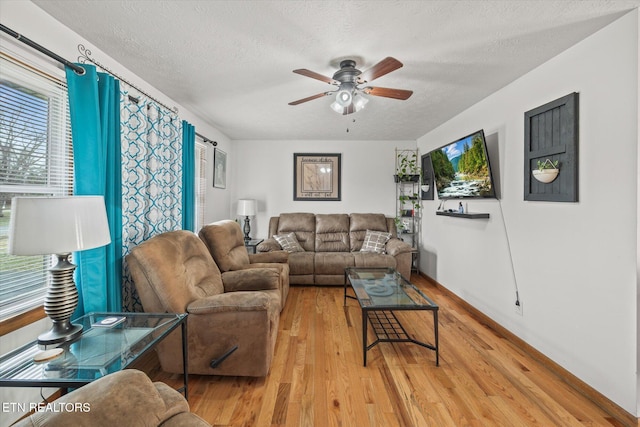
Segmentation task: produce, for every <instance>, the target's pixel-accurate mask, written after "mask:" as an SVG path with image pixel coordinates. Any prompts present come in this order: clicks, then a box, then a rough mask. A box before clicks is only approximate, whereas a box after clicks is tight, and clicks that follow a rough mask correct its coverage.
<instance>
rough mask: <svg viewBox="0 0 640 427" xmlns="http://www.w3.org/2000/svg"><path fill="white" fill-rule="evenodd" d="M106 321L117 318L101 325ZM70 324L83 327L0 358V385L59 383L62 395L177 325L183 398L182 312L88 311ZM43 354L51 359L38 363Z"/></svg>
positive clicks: (129, 359) (128, 360) (126, 361)
mask: <svg viewBox="0 0 640 427" xmlns="http://www.w3.org/2000/svg"><path fill="white" fill-rule="evenodd" d="M105 319H116V321H115V322H113V323H109V320H107V322H106V326H104V325H103V326H100V322H101V321H104V320H105ZM73 323H74V324H77V325H82V326H83V329H82V335H80V336H79V337H78V338H76V339H75V340H73V341H69V342H66V343H62V344H56V345H48V346H46V347H45V346H42V345H39V344H38V342H37V341H32V342H30V343H29V344H26V345H24V346H22V347H20V348H18V349H16V350H14V351H12V352H10V353H7V354H5V355H3V356H1V357H0V387H60V388H62V391H63V393H65V392H66V391H67V389H69V388H77V387H81V386H83V385H85V384H88V383H90V382H91V381H94V380H96V379H98V378H100V377H103V376H105V375H107V374H110V373H112V372H116V371H121V370H123V369H125V368H127V367H129V366H130V365H131V364H132V363H133V362H135V361H136V360H138V358H139V357H140V356H142V355H143V354H145V353H146V352H147V351H148V350H150V349H152V348H153V347H155V346H156V345H157V344H158V343H159V342H160V341H162V340H163V339H164V338H165V337H166V336H167V335H169V334H170V333H171V332H173V331H174V330H175V329H176V328H178V327H179V326H180V327H181V329H182V331H181V332H182V356H183V369H184V380H183V384H184V386H183V388H181V389H180V390H179V391H181V392H183V393H184V396H185V398H188V377H187V368H188V367H187V360H188V355H187V340H186V337H187V314H186V313H179V314H175V313H158V314H153V313H89V314H86V315H84V316H82V317H80V318H78V319H76V320H74V321H73ZM96 325H97V326H96ZM43 352H46V353H43ZM56 353H60V354H58V355H56ZM43 354H44V355H46V354H51V355H52V356H53V357H52V358H50V359H45V360H42V361H39V360H38V359H39V357H40V356H42V355H43Z"/></svg>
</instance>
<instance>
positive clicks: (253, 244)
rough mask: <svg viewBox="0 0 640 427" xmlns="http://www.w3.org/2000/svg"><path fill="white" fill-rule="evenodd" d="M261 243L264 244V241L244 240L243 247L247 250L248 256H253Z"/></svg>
mask: <svg viewBox="0 0 640 427" xmlns="http://www.w3.org/2000/svg"><path fill="white" fill-rule="evenodd" d="M262 242H264V239H250V240H245V241H244V245H245V246H246V248H247V252H249V253H250V254H255V253H256V248H257V247H258V245H259V244H260V243H262Z"/></svg>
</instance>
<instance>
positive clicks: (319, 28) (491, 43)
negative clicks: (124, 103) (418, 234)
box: [34, 0, 640, 140]
mask: <svg viewBox="0 0 640 427" xmlns="http://www.w3.org/2000/svg"><path fill="white" fill-rule="evenodd" d="M34 3H35V4H37V5H38V6H39V7H41V8H42V9H44V10H45V11H46V12H48V13H49V14H50V15H52V16H53V17H54V18H56V19H57V20H59V21H61V22H62V23H63V24H65V25H66V26H68V27H69V28H71V29H72V30H74V31H75V32H77V33H78V34H80V35H81V36H82V37H84V38H85V39H87V40H88V41H89V42H90V43H91V44H93V45H94V46H95V47H97V48H99V49H101V50H103V51H104V52H106V53H107V54H109V55H110V56H111V57H113V58H114V59H116V60H117V61H118V62H120V63H122V64H123V65H124V66H126V67H127V68H129V69H130V70H132V71H133V72H135V73H136V74H137V75H139V76H141V77H142V78H143V79H144V80H145V81H146V83H145V82H135V81H133V82H132V83H134V84H137V85H139V86H140V87H141V88H142V89H147V86H145V85H147V84H148V85H153V86H154V87H156V88H158V89H159V90H161V91H162V92H164V93H165V94H166V95H168V96H169V97H171V98H172V99H174V100H175V101H176V102H177V103H179V104H181V105H182V106H184V107H185V108H187V109H188V110H189V111H191V112H192V113H194V114H196V115H198V116H199V117H201V118H202V119H203V120H204V121H206V122H207V123H209V124H211V125H212V126H214V127H215V128H217V129H218V130H220V131H221V132H223V133H225V134H226V135H227V136H229V137H230V138H231V139H317V140H323V139H365V140H366V139H380V140H413V139H416V138H418V137H420V136H422V135H424V134H425V133H427V132H428V131H430V130H431V129H433V128H435V127H437V126H438V125H439V124H441V123H443V122H444V121H446V120H447V119H449V118H451V117H453V116H455V115H456V114H458V113H459V112H461V111H463V110H465V109H466V108H468V107H469V106H471V105H473V104H474V103H476V102H478V101H479V100H481V99H482V98H484V97H486V96H487V95H489V94H491V93H492V92H495V91H496V90H497V89H499V88H501V87H503V86H505V85H507V84H508V83H510V82H512V81H513V80H515V79H516V78H518V77H519V76H521V75H523V74H525V73H526V72H528V71H529V70H531V69H533V68H535V67H536V66H538V65H540V64H542V63H543V62H545V61H547V60H548V59H550V58H552V57H553V56H555V55H557V54H558V53H560V52H562V51H563V50H565V49H567V48H568V47H570V46H572V45H573V44H575V43H577V42H578V41H580V40H581V39H583V38H585V37H586V36H588V35H590V34H592V33H594V32H595V31H597V30H598V29H600V28H602V27H604V26H605V25H607V24H609V23H610V22H612V21H614V20H615V19H617V18H618V17H620V16H622V15H623V14H624V13H626V12H628V11H630V10H631V9H633V8H637V7H638V6H639V5H640V0H633V1H631V0H630V1H627V0H619V1H589V0H564V1H550V0H548V1H547V0H543V1H539V0H534V1H512V0H511V1H480V0H466V1H191V0H181V1H180V0H174V1H154V2H152V1H142V0H138V1H117V0H111V1H96V0H93V1H90V0H35V1H34ZM612 48H615V46H613V47H612ZM387 56H393V57H395V58H397V59H398V60H400V61H401V62H402V63H403V64H404V67H403V68H401V69H399V70H396V71H394V72H392V73H390V74H387V75H385V76H383V77H380V78H379V79H377V80H375V81H374V82H373V85H375V86H383V87H391V88H399V89H410V90H413V91H414V94H413V96H412V97H411V98H409V99H408V100H407V101H399V100H395V99H388V98H381V97H371V101H370V102H369V104H368V105H367V108H366V109H364V110H362V111H360V112H358V113H355V114H351V115H347V116H342V115H339V114H336V113H335V112H333V111H332V110H331V109H330V108H329V104H330V103H331V101H332V100H331V99H330V98H329V97H323V98H320V99H316V100H314V101H310V102H307V103H304V104H301V105H298V106H290V105H287V104H288V102H290V101H294V100H297V99H300V98H304V97H307V96H311V95H315V94H317V93H321V92H324V91H326V90H328V89H331V88H332V87H331V86H329V85H327V84H326V83H323V82H321V81H318V80H314V79H310V78H308V77H303V76H300V75H297V74H294V73H292V70H294V69H297V68H307V69H310V70H312V71H315V72H318V73H320V74H323V75H326V76H331V75H333V73H334V72H335V71H336V69H337V64H336V63H337V61H338V60H339V59H342V58H357V59H358V63H357V66H358V68H359V69H361V70H362V71H364V70H366V69H367V68H369V67H371V66H372V65H374V64H375V63H377V62H378V61H380V60H381V59H383V58H385V57H387ZM95 59H97V60H98V61H101V60H102V61H101V62H105V61H104V60H103V58H95ZM104 65H107V66H109V64H108V63H106V62H105V64H104ZM124 77H125V78H126V77H127V76H124ZM354 120H355V121H354ZM347 129H349V132H348V133H347Z"/></svg>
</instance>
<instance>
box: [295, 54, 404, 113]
mask: <svg viewBox="0 0 640 427" xmlns="http://www.w3.org/2000/svg"><path fill="white" fill-rule="evenodd" d="M401 67H402V62H400V61H398V60H397V59H395V58H392V57H390V56H389V57H386V58H385V59H383V60H382V61H380V62H378V63H377V64H376V65H374V66H373V67H371V68H369V69H368V70H366V71H365V72H362V71H360V70H358V69H357V68H356V62H355V61H354V60H352V59H345V60H343V61H340V69H339V70H338V71H336V72H335V73H334V74H333V77H331V78H330V77H326V76H323V75H322V74H318V73H316V72H313V71H311V70H307V69H306V68H300V69H297V70H293V72H294V73H296V74H300V75H303V76H306V77H311V78H312V79H316V80H320V81H323V82H325V83H329V84H330V85H334V86H338V88H337V89H335V90H331V91H327V92H322V93H319V94H316V95H312V96H309V97H307V98H302V99H298V100H297V101H293V102H290V103H289V105H298V104H302V103H303V102H307V101H312V100H314V99H318V98H322V97H323V96H328V95H333V94H336V99H335V101H334V102H333V103H332V104H331V108H332V109H333V110H334V111H335V112H336V113H340V114H343V115H346V114H351V113H355V112H357V111H359V110H361V109H362V108H364V106H365V105H366V104H367V102H369V100H368V99H367V98H366V97H365V96H364V95H373V96H382V97H385V98H393V99H400V100H403V101H404V100H406V99H409V97H410V96H411V95H412V94H413V91H411V90H404V89H391V88H386V87H374V86H365V87H362V85H365V84H366V83H369V82H371V81H373V80H374V79H377V78H378V77H382V76H384V75H385V74H389V73H390V72H392V71H395V70H397V69H398V68H401Z"/></svg>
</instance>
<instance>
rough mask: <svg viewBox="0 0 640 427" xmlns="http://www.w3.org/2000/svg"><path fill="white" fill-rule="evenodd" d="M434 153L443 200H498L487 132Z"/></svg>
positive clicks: (433, 160) (479, 132)
mask: <svg viewBox="0 0 640 427" xmlns="http://www.w3.org/2000/svg"><path fill="white" fill-rule="evenodd" d="M430 154H431V163H432V166H433V175H434V178H435V183H436V189H437V191H438V197H439V198H440V199H451V198H465V197H495V190H494V187H493V181H492V179H491V168H490V166H489V159H488V157H487V146H486V142H485V139H484V131H482V130H479V131H477V132H474V133H472V134H471V135H468V136H465V137H464V138H461V139H459V140H457V141H455V142H452V143H450V144H447V145H445V146H444V147H442V148H439V149H437V150H434V151H432V152H431V153H430Z"/></svg>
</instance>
